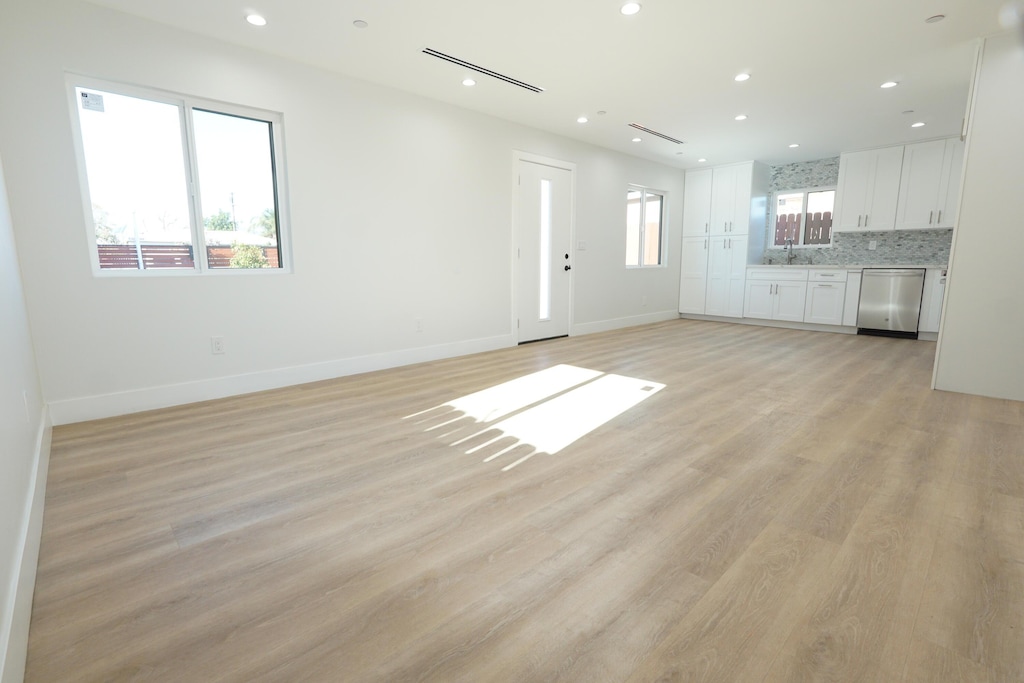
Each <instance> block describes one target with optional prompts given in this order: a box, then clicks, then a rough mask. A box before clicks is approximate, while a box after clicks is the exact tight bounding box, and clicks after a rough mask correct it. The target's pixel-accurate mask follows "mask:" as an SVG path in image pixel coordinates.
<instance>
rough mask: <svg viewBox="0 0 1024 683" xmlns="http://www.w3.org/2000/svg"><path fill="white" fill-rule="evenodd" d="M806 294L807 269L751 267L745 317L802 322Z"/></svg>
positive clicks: (745, 302) (748, 277)
mask: <svg viewBox="0 0 1024 683" xmlns="http://www.w3.org/2000/svg"><path fill="white" fill-rule="evenodd" d="M806 297H807V271H806V270H804V269H802V268H794V269H784V268H748V269H747V291H746V297H745V298H744V305H743V317H744V318H760V319H762V320H786V321H789V322H797V323H799V322H803V319H804V304H805V300H806Z"/></svg>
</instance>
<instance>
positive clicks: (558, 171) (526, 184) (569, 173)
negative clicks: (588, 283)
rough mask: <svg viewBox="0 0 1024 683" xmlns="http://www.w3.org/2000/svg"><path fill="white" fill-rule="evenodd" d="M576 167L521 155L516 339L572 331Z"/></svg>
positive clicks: (515, 235) (516, 231) (515, 230)
mask: <svg viewBox="0 0 1024 683" xmlns="http://www.w3.org/2000/svg"><path fill="white" fill-rule="evenodd" d="M574 173H575V168H574V166H573V164H570V163H568V162H559V161H556V160H553V159H544V158H542V157H535V156H532V155H525V154H517V155H516V168H515V182H516V205H515V206H516V209H515V214H514V218H513V224H514V225H513V238H514V250H513V258H514V278H515V287H514V296H515V306H514V310H515V326H516V339H517V341H518V342H519V343H522V342H528V341H535V340H538V339H549V338H552V337H563V336H566V335H568V334H569V323H570V317H571V299H572V267H573V259H572V250H571V245H572V223H573V206H574V195H575V191H574V182H573V175H574Z"/></svg>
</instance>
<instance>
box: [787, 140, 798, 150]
mask: <svg viewBox="0 0 1024 683" xmlns="http://www.w3.org/2000/svg"><path fill="white" fill-rule="evenodd" d="M799 146H800V145H799V143H796V142H794V143H793V144H792V145H790V146H789V148H790V149H796V148H797V147H799Z"/></svg>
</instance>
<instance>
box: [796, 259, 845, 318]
mask: <svg viewBox="0 0 1024 683" xmlns="http://www.w3.org/2000/svg"><path fill="white" fill-rule="evenodd" d="M807 279H808V283H807V300H806V303H805V304H804V322H805V323H816V324H818V325H842V324H843V312H844V310H845V305H846V271H845V270H835V269H829V270H810V271H809V272H808V274H807Z"/></svg>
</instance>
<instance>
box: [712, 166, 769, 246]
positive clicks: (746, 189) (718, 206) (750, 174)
mask: <svg viewBox="0 0 1024 683" xmlns="http://www.w3.org/2000/svg"><path fill="white" fill-rule="evenodd" d="M755 167H758V168H760V164H756V163H755V162H753V161H748V162H747V163H744V164H732V165H730V166H716V167H715V168H713V169H712V180H711V216H710V222H711V234H712V235H748V234H752V228H753V229H754V230H760V231H761V232H763V231H764V226H763V220H764V219H763V218H762V219H761V220H762V225H761V226H760V227H758V226H757V225H754V226H752V225H751V222H752V220H751V198H752V197H751V195H752V189H753V187H754V185H755V184H756V183H755V179H754V172H755Z"/></svg>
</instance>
